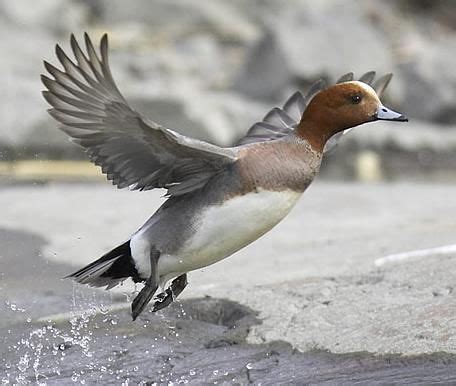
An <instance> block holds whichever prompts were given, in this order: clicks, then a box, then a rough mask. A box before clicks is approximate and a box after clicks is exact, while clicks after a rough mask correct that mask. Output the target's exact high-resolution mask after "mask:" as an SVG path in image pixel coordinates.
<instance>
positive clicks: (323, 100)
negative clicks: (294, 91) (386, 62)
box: [297, 81, 408, 151]
mask: <svg viewBox="0 0 456 386" xmlns="http://www.w3.org/2000/svg"><path fill="white" fill-rule="evenodd" d="M378 120H385V121H399V122H406V121H408V119H407V117H406V116H405V115H403V114H401V113H398V112H396V111H393V110H391V109H389V108H387V107H385V106H384V105H383V104H382V102H381V101H380V98H379V97H378V95H377V93H376V92H375V90H374V89H373V88H372V87H371V86H370V85H368V84H367V83H364V82H361V81H350V82H343V83H339V84H336V85H334V86H331V87H328V88H326V89H324V90H322V91H320V92H319V93H318V94H316V95H315V96H314V97H313V99H312V100H311V101H310V103H309V105H308V106H307V108H306V110H305V111H304V114H303V115H302V118H301V121H300V123H299V125H298V128H297V134H298V136H300V137H301V138H304V139H306V140H307V141H308V142H309V143H310V145H311V146H312V148H314V150H316V151H323V148H324V146H325V144H326V142H327V141H328V139H329V138H331V137H332V136H333V135H334V134H336V133H338V132H341V131H344V130H347V129H349V128H352V127H355V126H358V125H362V124H363V123H368V122H373V121H378Z"/></svg>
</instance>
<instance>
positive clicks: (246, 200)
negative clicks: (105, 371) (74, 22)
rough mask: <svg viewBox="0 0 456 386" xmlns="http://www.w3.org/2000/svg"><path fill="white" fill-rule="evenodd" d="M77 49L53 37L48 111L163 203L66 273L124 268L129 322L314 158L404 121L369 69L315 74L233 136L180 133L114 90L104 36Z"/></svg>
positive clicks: (210, 256)
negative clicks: (213, 139)
mask: <svg viewBox="0 0 456 386" xmlns="http://www.w3.org/2000/svg"><path fill="white" fill-rule="evenodd" d="M84 43H85V50H84V49H83V45H81V44H79V42H78V41H77V39H76V38H75V36H74V35H73V34H72V35H71V38H70V44H71V50H72V53H73V57H74V58H73V59H71V58H70V57H69V56H68V55H67V54H66V53H65V52H64V50H63V49H62V48H61V47H60V46H59V45H58V44H57V45H56V48H55V52H56V57H57V59H58V61H59V62H60V65H61V67H60V69H59V68H57V67H55V66H54V65H52V64H50V63H49V62H47V61H44V67H45V69H46V71H47V73H48V74H47V75H42V76H41V80H42V83H43V84H44V86H45V88H46V89H45V90H44V91H43V92H42V94H43V97H44V98H45V99H46V101H47V102H48V103H49V104H50V105H51V108H50V109H49V110H48V112H49V114H50V115H51V116H52V117H53V118H55V120H57V121H58V122H59V123H60V126H59V128H60V129H61V130H62V131H63V132H65V133H66V134H67V135H68V136H69V138H70V140H71V141H72V142H74V143H75V144H77V145H79V146H81V147H82V148H83V149H84V150H85V152H86V153H87V155H88V157H89V159H90V160H91V161H92V162H93V163H94V164H95V165H98V166H99V167H101V171H102V172H103V173H104V174H105V175H106V177H107V179H108V180H110V181H112V183H113V184H114V185H115V186H117V188H119V189H123V188H129V189H131V190H140V191H147V190H151V189H160V188H161V189H166V195H165V197H166V200H165V201H164V203H163V204H162V205H161V207H160V208H159V209H158V210H157V211H156V212H155V213H153V214H152V216H151V217H150V218H149V219H148V220H147V221H146V222H145V223H144V224H143V225H142V226H141V227H140V228H139V229H138V230H137V231H136V232H135V233H134V234H133V235H131V237H130V238H129V239H128V240H127V241H125V242H123V243H121V244H120V245H118V246H117V247H115V248H113V249H112V250H110V251H108V252H107V253H106V254H104V255H103V256H102V257H100V258H99V259H98V260H96V261H94V262H92V263H90V264H88V265H87V266H85V267H83V268H81V269H79V270H78V271H77V272H74V273H72V274H70V275H68V276H67V277H68V278H71V279H73V280H75V281H76V282H78V283H81V284H87V285H89V286H93V287H105V288H106V289H111V288H113V287H115V286H117V285H118V284H120V283H121V282H123V281H124V280H126V279H128V278H131V279H132V280H133V281H134V282H135V283H142V284H143V287H142V289H141V290H140V291H139V293H137V294H136V296H135V298H134V299H133V301H132V304H131V316H132V318H133V320H135V319H136V318H137V317H138V316H139V315H140V314H141V312H142V311H143V310H144V309H145V308H146V306H147V305H148V304H149V302H151V301H152V304H151V307H152V308H151V311H152V312H156V311H158V310H161V309H163V308H165V307H167V306H169V305H170V304H171V303H172V302H173V301H174V300H175V299H176V298H177V297H178V296H179V295H180V294H181V293H182V291H183V290H184V288H185V287H186V286H187V284H188V280H187V274H188V272H190V271H194V270H197V269H200V268H203V267H206V266H209V265H211V264H214V263H216V262H218V261H220V260H222V259H225V258H227V257H229V256H231V255H232V254H233V253H235V252H237V251H239V250H240V249H242V248H244V247H246V246H247V245H249V244H250V243H252V242H253V241H255V240H256V239H258V238H260V237H261V236H262V235H264V234H265V233H267V232H268V231H270V230H271V229H272V228H273V227H274V226H275V225H277V224H278V223H279V222H280V221H281V220H283V219H284V218H285V217H286V216H287V214H288V213H289V212H290V211H291V209H292V208H293V206H294V205H295V204H296V202H297V201H298V199H299V198H300V197H301V195H302V194H303V193H304V191H305V190H306V189H307V188H308V187H309V185H310V184H311V183H312V181H313V180H314V178H315V176H316V175H317V173H318V171H319V168H320V165H321V162H322V158H323V156H324V154H326V153H327V152H328V151H329V150H331V149H332V148H333V147H334V146H335V145H337V143H338V142H339V140H340V139H341V138H342V137H343V135H344V134H346V133H347V132H348V131H349V130H351V129H352V128H353V127H356V126H359V125H362V124H365V123H369V122H375V121H378V120H387V121H397V122H406V121H407V120H408V119H407V117H406V116H405V115H404V114H402V113H399V112H396V111H394V110H392V109H390V108H388V107H385V106H384V105H383V104H382V102H381V101H380V97H381V95H382V93H383V91H384V90H385V88H386V87H387V86H388V84H389V82H390V80H391V78H392V74H386V75H384V76H382V77H380V78H379V79H378V80H376V81H375V82H374V80H375V75H376V74H375V72H374V71H369V72H367V73H366V74H364V75H363V76H361V77H360V78H359V79H358V80H355V79H354V75H353V73H348V74H345V75H343V76H341V77H340V78H339V79H338V81H337V82H336V83H335V84H332V85H327V84H326V83H325V82H324V81H322V80H320V81H318V82H316V83H315V84H314V85H313V86H312V87H311V88H310V89H309V91H308V92H307V94H305V95H303V94H302V93H301V92H299V91H298V92H296V93H294V94H293V95H292V96H291V97H290V98H289V99H288V100H287V101H286V102H285V104H284V105H283V107H282V108H279V107H275V108H273V109H272V110H271V111H269V112H268V113H267V114H266V115H265V117H264V119H263V120H262V121H260V122H257V123H255V124H254V125H253V126H252V127H251V128H250V129H249V130H248V131H247V133H246V135H245V136H244V137H243V138H241V140H239V141H238V143H236V144H235V145H234V146H231V147H220V146H216V145H214V144H211V143H208V142H205V141H201V140H197V139H193V138H190V137H187V136H185V135H182V134H179V133H177V132H176V131H173V130H171V129H169V128H166V127H165V126H162V125H161V124H160V123H157V122H154V121H152V120H150V119H148V118H147V117H145V116H143V115H142V114H140V113H139V112H137V111H135V110H134V109H133V108H132V107H130V105H129V104H128V102H127V101H126V99H125V98H124V97H123V95H122V94H121V92H120V90H119V89H118V87H117V85H116V83H115V81H114V78H113V76H112V73H111V69H110V65H109V58H108V36H107V34H104V35H103V36H102V38H101V40H100V44H99V47H98V49H95V46H94V44H93V43H92V40H91V39H90V37H89V35H88V34H87V33H85V34H84Z"/></svg>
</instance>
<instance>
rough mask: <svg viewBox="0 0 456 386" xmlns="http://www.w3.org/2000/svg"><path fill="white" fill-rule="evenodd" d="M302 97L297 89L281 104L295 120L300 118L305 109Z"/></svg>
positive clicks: (297, 120)
mask: <svg viewBox="0 0 456 386" xmlns="http://www.w3.org/2000/svg"><path fill="white" fill-rule="evenodd" d="M305 107H306V106H305V101H304V97H303V96H302V94H301V93H300V92H299V91H296V92H295V93H294V94H293V95H292V96H291V97H290V98H288V100H287V101H286V102H285V104H284V105H283V110H284V111H285V112H286V113H287V114H288V115H289V116H290V117H291V118H292V119H293V120H294V121H295V122H299V121H300V120H301V117H302V114H303V113H304V109H305ZM296 124H297V123H296Z"/></svg>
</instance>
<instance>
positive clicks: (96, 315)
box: [0, 296, 456, 385]
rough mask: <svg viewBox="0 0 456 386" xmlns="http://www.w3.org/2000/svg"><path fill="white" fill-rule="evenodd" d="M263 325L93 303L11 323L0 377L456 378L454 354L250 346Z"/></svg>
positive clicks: (214, 304)
mask: <svg viewBox="0 0 456 386" xmlns="http://www.w3.org/2000/svg"><path fill="white" fill-rule="evenodd" d="M76 297H77V296H76ZM78 302H79V301H78V300H77V299H76V301H75V303H76V304H79V303H78ZM78 311H81V310H78ZM183 311H184V312H183ZM24 312H25V313H26V312H27V310H25V311H24ZM230 315H231V316H232V317H230ZM234 315H236V316H235V317H234ZM113 321H114V323H113ZM258 322H259V321H258V320H257V319H256V316H255V312H254V311H252V310H249V309H248V308H246V307H243V306H242V305H239V304H237V303H234V302H231V301H227V300H223V299H210V298H204V299H194V300H188V301H184V302H181V303H180V304H179V303H176V304H174V305H172V306H171V307H170V308H169V309H168V310H167V311H165V312H162V313H161V314H152V313H149V312H145V313H144V314H143V315H141V316H140V317H139V322H131V320H130V316H129V314H128V310H127V309H124V310H118V311H109V310H108V308H107V307H106V305H103V306H102V307H101V308H100V307H97V306H96V303H92V304H91V305H90V306H89V307H88V308H86V309H85V310H84V311H83V312H79V313H77V314H76V313H75V314H74V316H72V317H70V318H68V319H66V320H60V321H52V322H49V323H48V322H44V323H38V322H24V324H22V325H15V326H10V327H9V328H8V329H3V330H2V331H1V333H2V334H3V336H5V337H7V339H6V342H7V344H6V346H5V345H3V346H2V348H1V350H2V352H1V354H2V355H1V357H2V362H1V363H0V374H2V375H1V376H0V380H1V383H2V384H5V385H6V384H20V385H24V384H38V385H60V384H66V383H72V384H82V385H83V384H93V383H94V382H99V383H114V384H119V385H120V384H122V385H130V384H143V385H145V384H146V383H147V384H150V383H152V384H153V383H154V382H155V383H156V384H163V383H165V384H166V383H171V382H172V383H173V384H195V385H197V384H201V383H212V384H224V383H239V384H246V383H249V382H253V383H265V382H266V383H275V384H279V383H288V384H290V383H291V384H300V383H309V382H315V383H318V382H323V383H325V382H330V383H331V382H332V383H338V384H344V383H345V384H350V383H353V382H359V383H361V384H382V383H383V384H384V383H385V382H387V383H388V382H391V381H392V380H394V381H396V382H400V381H401V380H404V381H407V382H409V383H410V382H411V383H414V382H418V381H423V380H424V381H425V382H434V383H439V382H442V383H443V382H446V383H449V382H456V357H455V356H452V355H447V354H432V355H422V356H415V357H402V356H399V355H390V356H375V355H372V354H368V353H356V354H339V355H336V354H331V353H328V352H324V351H313V352H308V353H300V352H298V351H296V350H294V349H293V348H292V347H291V346H290V345H289V344H287V343H285V342H274V343H269V344H262V345H253V344H247V343H246V341H245V337H246V336H247V331H248V329H249V328H250V327H251V326H252V325H253V324H255V323H258ZM234 326H235V327H236V328H234ZM234 332H235V333H234Z"/></svg>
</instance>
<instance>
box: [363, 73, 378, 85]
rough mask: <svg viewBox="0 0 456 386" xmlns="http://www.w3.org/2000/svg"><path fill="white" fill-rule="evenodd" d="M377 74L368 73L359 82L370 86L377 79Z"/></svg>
mask: <svg viewBox="0 0 456 386" xmlns="http://www.w3.org/2000/svg"><path fill="white" fill-rule="evenodd" d="M375 74H376V73H375V71H368V72H366V73H365V74H363V75H362V76H361V78H359V81H360V82H363V83H366V84H369V85H370V84H371V83H372V82H373V80H374V79H375Z"/></svg>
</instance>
